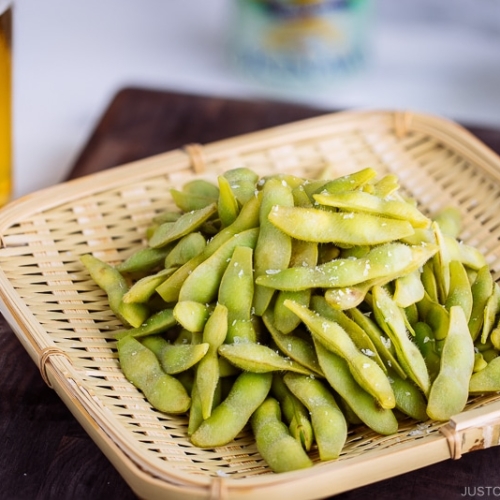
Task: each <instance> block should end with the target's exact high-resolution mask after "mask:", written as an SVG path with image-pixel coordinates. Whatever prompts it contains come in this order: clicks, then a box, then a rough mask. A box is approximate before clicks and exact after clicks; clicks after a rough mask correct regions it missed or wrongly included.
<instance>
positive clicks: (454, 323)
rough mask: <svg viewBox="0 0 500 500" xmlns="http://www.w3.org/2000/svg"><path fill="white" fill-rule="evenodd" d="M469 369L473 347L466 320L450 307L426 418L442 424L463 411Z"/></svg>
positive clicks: (459, 311) (457, 310) (458, 308)
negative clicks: (448, 321) (445, 333)
mask: <svg viewBox="0 0 500 500" xmlns="http://www.w3.org/2000/svg"><path fill="white" fill-rule="evenodd" d="M473 368H474V344H473V342H472V337H471V336H470V332H469V328H468V325H467V319H466V317H465V314H464V311H463V309H462V308H461V307H460V306H452V307H451V308H450V327H449V331H448V334H447V335H446V338H445V339H444V344H443V348H442V350H441V364H440V368H439V373H438V375H437V377H436V378H435V379H434V382H433V383H432V386H431V389H430V392H429V399H428V403H427V414H428V415H429V417H430V418H432V419H434V420H438V421H446V420H449V419H450V418H451V417H452V416H453V415H456V414H458V413H460V412H461V411H462V410H463V409H464V407H465V404H466V403H467V398H468V396H469V383H470V380H471V376H472V371H473Z"/></svg>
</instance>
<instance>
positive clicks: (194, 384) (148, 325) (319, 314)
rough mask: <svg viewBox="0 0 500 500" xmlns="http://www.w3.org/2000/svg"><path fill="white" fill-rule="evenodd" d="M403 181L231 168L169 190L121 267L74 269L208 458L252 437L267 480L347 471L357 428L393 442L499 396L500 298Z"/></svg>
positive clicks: (162, 402)
mask: <svg viewBox="0 0 500 500" xmlns="http://www.w3.org/2000/svg"><path fill="white" fill-rule="evenodd" d="M401 191H402V190H401V189H400V185H399V182H398V179H397V177H396V176H394V175H392V174H387V175H384V176H378V174H377V172H376V171H375V170H374V169H372V168H365V169H362V170H359V171H357V172H354V173H352V174H350V175H346V176H342V177H338V178H335V179H331V180H308V179H303V178H299V177H296V176H293V175H287V174H276V175H270V176H267V177H259V176H258V175H257V174H256V173H255V172H253V171H252V170H250V169H247V168H236V169H233V170H229V171H227V172H225V173H224V174H223V175H220V176H219V177H218V181H217V183H215V182H214V183H212V182H209V181H207V180H203V179H195V180H192V181H190V182H187V183H186V184H185V185H184V186H183V187H182V189H172V190H171V195H172V199H173V201H174V204H175V206H176V208H175V209H172V210H168V211H166V212H165V213H162V214H159V215H158V216H156V217H155V218H154V219H153V220H152V221H151V226H150V227H149V229H148V230H147V234H146V239H145V242H146V243H145V244H144V246H142V247H141V248H138V249H137V250H134V251H133V252H132V253H131V254H130V256H129V257H128V258H126V259H125V260H124V261H122V262H120V263H118V264H114V265H111V264H108V263H106V262H104V261H102V260H100V259H98V258H96V257H95V256H93V255H91V254H86V255H84V256H82V258H81V261H82V263H83V264H84V266H85V267H86V269H87V270H88V272H89V273H90V275H91V277H92V278H93V280H94V281H95V283H96V284H97V285H98V286H99V287H101V288H102V289H103V290H104V291H105V292H106V294H107V296H108V300H109V306H110V308H111V310H112V311H113V312H114V313H115V314H116V316H117V317H118V318H119V319H120V320H121V322H122V323H123V328H122V329H121V330H120V331H117V332H116V333H115V337H116V340H117V349H118V356H119V362H120V366H121V369H122V370H123V372H124V374H125V376H126V377H127V379H128V380H129V381H130V382H132V383H133V384H134V385H135V386H136V387H137V388H138V389H140V390H141V391H142V392H143V394H144V396H145V397H146V398H147V400H148V401H149V402H150V403H151V405H153V406H154V407H155V408H157V409H158V410H159V411H162V412H166V413H172V414H188V431H187V432H188V435H189V439H190V440H191V442H192V443H193V444H194V445H196V446H199V447H203V448H214V447H218V446H224V445H226V444H228V443H230V442H231V441H232V440H233V439H234V438H235V437H236V436H237V435H238V434H239V433H240V432H241V431H242V430H243V429H244V428H245V427H246V426H250V427H251V429H252V431H253V433H254V436H255V441H256V445H257V448H258V450H259V452H260V454H261V455H262V457H263V458H264V459H265V460H266V462H267V463H268V465H269V467H270V468H271V469H272V470H273V471H275V472H282V471H290V470H296V469H301V468H306V467H310V466H312V463H313V462H312V460H311V458H310V451H311V450H313V449H317V451H318V454H319V458H320V459H321V460H332V459H335V458H337V457H338V456H339V455H340V453H341V451H342V449H343V447H344V444H345V442H346V439H347V433H348V430H349V428H350V427H351V426H355V425H365V426H367V427H369V428H370V429H373V430H374V431H376V432H378V433H380V434H384V435H390V434H392V433H395V432H397V430H398V425H399V422H400V421H401V419H402V418H405V419H407V418H408V417H410V418H412V419H415V420H417V421H425V420H427V419H433V420H437V421H446V420H448V419H449V418H450V417H452V416H453V415H455V414H457V413H459V412H461V411H462V410H463V409H464V407H465V405H466V403H467V400H468V397H469V395H470V394H480V393H485V392H492V391H499V390H500V357H499V356H498V354H499V352H500V324H499V313H500V287H499V285H498V284H497V283H496V282H495V281H494V280H493V277H492V273H491V272H490V269H489V268H488V265H487V263H486V261H485V258H484V256H483V255H482V254H481V253H480V252H479V251H478V250H477V249H476V248H474V247H472V246H470V245H467V244H465V243H462V242H460V241H459V240H458V237H459V233H460V228H461V220H460V215H459V214H458V212H457V210H455V209H453V208H450V209H444V210H442V211H441V212H440V213H439V214H434V216H433V217H432V218H430V217H428V216H426V215H424V214H423V213H422V212H421V211H420V210H419V208H418V206H417V204H416V203H415V202H414V201H413V200H411V199H408V198H407V197H405V196H404V195H403V194H402V192H401Z"/></svg>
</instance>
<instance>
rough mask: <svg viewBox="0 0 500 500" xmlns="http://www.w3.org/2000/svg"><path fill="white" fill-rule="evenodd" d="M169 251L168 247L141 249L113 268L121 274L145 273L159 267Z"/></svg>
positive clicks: (169, 247)
mask: <svg viewBox="0 0 500 500" xmlns="http://www.w3.org/2000/svg"><path fill="white" fill-rule="evenodd" d="M171 249H172V247H171V246H168V245H167V246H165V247H163V248H150V247H146V248H141V249H139V250H137V251H136V252H134V253H133V254H132V255H130V256H129V257H127V258H126V259H125V260H124V261H123V262H120V263H119V264H117V265H116V266H115V267H116V269H117V270H118V271H120V272H121V273H127V274H132V273H147V272H150V271H152V270H153V269H155V268H157V267H158V266H161V265H162V264H163V261H164V260H165V257H166V256H167V255H168V253H169V252H170V251H171Z"/></svg>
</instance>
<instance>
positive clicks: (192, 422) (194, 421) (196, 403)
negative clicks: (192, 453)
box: [187, 383, 203, 436]
mask: <svg viewBox="0 0 500 500" xmlns="http://www.w3.org/2000/svg"><path fill="white" fill-rule="evenodd" d="M202 422H203V414H202V411H201V399H200V393H199V391H198V388H197V387H196V383H194V385H193V389H192V390H191V407H190V408H189V417H188V428H187V434H188V436H192V435H193V433H194V432H195V431H196V429H198V427H199V426H200V424H201V423H202Z"/></svg>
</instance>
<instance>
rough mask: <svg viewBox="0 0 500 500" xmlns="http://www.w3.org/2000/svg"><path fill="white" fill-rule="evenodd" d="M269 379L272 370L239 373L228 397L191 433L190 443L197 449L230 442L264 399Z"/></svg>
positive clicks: (269, 387) (270, 379)
mask: <svg viewBox="0 0 500 500" xmlns="http://www.w3.org/2000/svg"><path fill="white" fill-rule="evenodd" d="M271 382H272V374H271V373H251V372H242V373H241V374H240V375H239V376H238V377H237V379H236V380H235V382H234V384H233V386H232V387H231V390H230V391H229V394H228V396H227V397H226V398H225V399H224V400H223V401H222V402H221V403H220V404H219V405H218V406H217V407H215V408H214V409H213V410H212V414H211V415H210V417H209V418H207V419H206V420H204V421H203V422H202V423H201V424H200V425H199V427H198V428H197V429H196V431H195V432H194V433H193V434H192V435H191V441H192V443H193V444H194V445H195V446H199V447H200V448H213V447H215V446H224V445H226V444H228V443H230V442H231V441H232V440H233V439H234V438H235V437H236V436H237V435H238V434H239V433H240V432H241V431H242V430H243V428H244V427H245V425H246V424H247V423H248V422H249V420H250V417H251V416H252V414H253V413H254V411H255V410H256V409H257V408H258V407H259V406H260V405H261V404H262V403H263V401H264V400H265V399H266V397H267V395H268V394H269V391H270V389H271Z"/></svg>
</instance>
